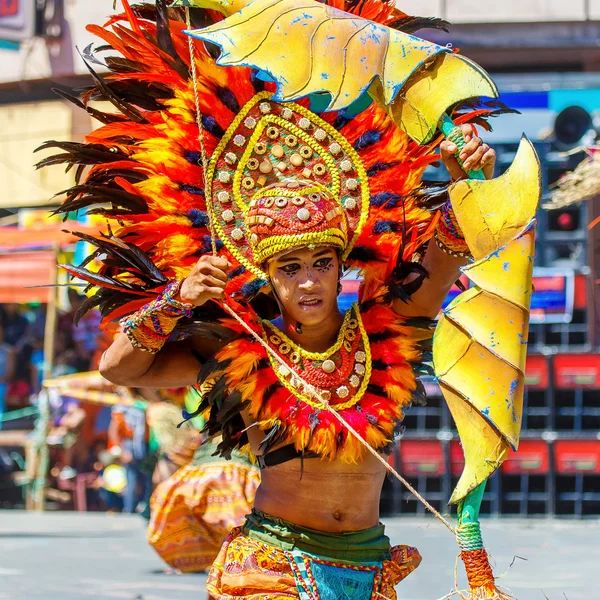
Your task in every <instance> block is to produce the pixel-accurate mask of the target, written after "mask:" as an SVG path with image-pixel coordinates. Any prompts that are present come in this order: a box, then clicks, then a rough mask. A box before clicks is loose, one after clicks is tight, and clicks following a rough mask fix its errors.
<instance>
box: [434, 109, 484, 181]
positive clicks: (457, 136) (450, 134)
mask: <svg viewBox="0 0 600 600" xmlns="http://www.w3.org/2000/svg"><path fill="white" fill-rule="evenodd" d="M440 131H441V132H442V133H443V134H444V137H445V138H446V139H447V140H448V141H450V142H452V143H453V144H456V147H457V148H458V150H457V151H456V159H457V160H458V164H459V165H460V166H461V167H462V164H463V161H462V160H460V158H458V155H459V154H460V153H461V151H462V149H463V148H464V147H465V138H464V137H463V134H462V129H461V128H460V126H459V125H455V124H454V121H453V120H452V119H451V118H450V117H449V116H448V115H444V116H443V117H442V119H441V121H440ZM468 175H469V179H480V180H484V179H485V175H484V174H483V171H482V170H478V171H469V172H468Z"/></svg>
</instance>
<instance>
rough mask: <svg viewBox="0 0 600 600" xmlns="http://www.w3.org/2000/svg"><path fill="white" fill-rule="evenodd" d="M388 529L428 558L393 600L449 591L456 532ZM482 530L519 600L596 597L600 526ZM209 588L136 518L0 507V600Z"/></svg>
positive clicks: (490, 524)
mask: <svg viewBox="0 0 600 600" xmlns="http://www.w3.org/2000/svg"><path fill="white" fill-rule="evenodd" d="M385 522H386V525H387V526H388V535H389V536H390V538H391V539H392V542H393V543H402V544H409V545H414V546H417V547H418V548H419V551H420V552H421V554H422V555H423V557H424V558H423V563H422V564H421V566H420V567H419V569H417V571H415V572H414V573H413V574H412V575H410V577H408V578H407V579H406V580H405V581H404V582H402V583H401V584H400V586H398V590H397V591H398V598H399V600H438V599H440V598H442V597H444V596H446V595H447V594H448V593H449V592H451V590H452V588H453V581H454V564H455V560H456V555H457V549H456V545H455V542H454V540H453V537H452V534H451V533H450V532H449V531H448V530H446V529H445V528H444V526H443V525H440V524H438V523H437V522H435V521H434V519H433V518H427V519H416V518H396V519H386V520H385ZM483 533H484V539H485V541H486V544H487V546H488V548H489V550H490V552H491V553H492V554H493V558H494V561H495V565H496V567H495V572H496V574H497V575H498V574H502V573H505V572H506V575H505V576H504V577H503V578H502V579H501V584H502V585H503V586H505V587H506V588H508V590H510V592H511V593H512V594H513V595H514V596H515V597H516V598H518V599H519V600H598V599H599V598H600V593H599V592H598V584H597V578H598V577H599V570H600V567H599V565H600V562H599V559H600V520H588V521H567V520H549V519H536V520H534V519H532V520H516V519H502V520H485V521H484V522H483ZM511 564H512V567H510V565H511ZM509 567H510V568H509ZM459 571H460V569H459ZM205 581H206V576H205V575H204V574H197V575H196V574H193V575H173V574H167V573H165V569H164V564H163V563H162V562H161V560H160V559H159V558H158V557H157V556H156V555H155V554H154V552H153V550H152V549H151V548H150V547H149V546H148V545H147V543H146V541H145V523H144V521H143V520H142V519H141V518H140V517H137V516H130V515H104V514H101V513H71V512H55V513H25V512H21V511H13V510H0V600H25V599H27V600H111V599H124V600H205V598H206V591H205V587H204V584H205ZM458 584H459V587H464V580H463V579H462V578H461V577H460V576H459V582H458ZM455 598H456V599H457V600H460V598H459V596H455Z"/></svg>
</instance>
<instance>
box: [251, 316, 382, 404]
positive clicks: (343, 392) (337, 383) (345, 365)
mask: <svg viewBox="0 0 600 600" xmlns="http://www.w3.org/2000/svg"><path fill="white" fill-rule="evenodd" d="M262 327H263V338H264V340H265V341H266V342H267V344H268V345H269V347H270V348H271V349H272V350H273V351H274V352H275V353H276V354H277V355H278V356H279V357H280V358H281V359H282V360H283V362H284V364H279V363H278V362H277V361H276V360H275V359H274V358H273V356H271V355H270V354H269V360H270V361H271V366H272V367H273V370H274V371H275V373H276V375H277V378H278V379H279V381H280V383H281V384H282V385H283V386H284V387H286V388H287V389H288V390H289V391H290V392H292V393H293V394H294V396H296V397H297V398H298V399H300V400H301V401H302V402H305V403H306V404H308V405H310V406H312V407H314V408H322V405H321V404H320V402H319V401H318V400H316V399H315V398H313V397H312V396H310V395H309V394H307V393H306V390H305V389H304V386H303V385H302V384H301V383H300V382H299V381H298V378H297V377H296V376H295V375H298V376H299V377H301V378H302V379H303V380H304V381H306V383H308V384H310V385H312V386H313V387H314V388H316V389H317V390H318V391H319V393H320V394H321V397H322V398H323V399H324V400H327V401H328V402H329V403H330V404H331V405H332V406H334V407H335V408H336V409H338V410H343V409H346V408H350V407H351V406H354V405H355V404H356V403H357V402H358V401H359V400H360V399H361V398H362V397H363V395H364V393H365V391H366V389H367V386H368V385H369V380H370V377H371V349H370V346H369V340H368V337H367V334H366V331H365V328H364V326H363V322H362V318H361V316H360V311H359V310H358V306H357V305H356V304H353V305H352V306H351V307H350V308H349V309H348V310H347V311H346V314H345V316H344V321H343V323H342V326H341V328H340V331H339V333H338V336H337V340H336V342H335V344H333V346H331V348H329V349H327V350H325V352H308V351H307V350H304V349H303V348H301V347H300V346H298V345H297V344H296V343H294V342H293V341H292V340H291V339H290V338H289V337H287V336H286V335H285V334H284V333H283V332H282V331H281V330H279V329H277V328H276V327H275V325H273V324H272V323H271V322H269V321H264V320H263V321H262Z"/></svg>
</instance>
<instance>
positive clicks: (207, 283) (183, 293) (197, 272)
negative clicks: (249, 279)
mask: <svg viewBox="0 0 600 600" xmlns="http://www.w3.org/2000/svg"><path fill="white" fill-rule="evenodd" d="M229 267H231V264H230V263H229V261H228V260H227V259H226V258H223V257H218V256H211V255H205V256H203V257H202V258H201V259H200V260H199V261H198V262H197V263H196V264H195V266H194V268H193V269H192V272H191V273H190V274H189V275H188V276H187V277H186V278H185V279H184V280H183V283H182V284H181V288H180V290H179V298H178V299H179V300H181V302H185V303H187V304H192V305H194V306H202V305H203V304H204V303H205V302H208V301H209V300H212V299H216V300H221V299H222V298H223V296H224V294H225V285H226V283H227V269H228V268H229Z"/></svg>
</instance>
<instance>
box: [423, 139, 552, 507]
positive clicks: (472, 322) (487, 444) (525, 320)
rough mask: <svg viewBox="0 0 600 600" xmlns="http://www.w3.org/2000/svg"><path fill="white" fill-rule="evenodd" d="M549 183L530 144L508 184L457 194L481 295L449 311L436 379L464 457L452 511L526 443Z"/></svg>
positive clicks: (438, 343)
mask: <svg viewBox="0 0 600 600" xmlns="http://www.w3.org/2000/svg"><path fill="white" fill-rule="evenodd" d="M540 181H541V171H540V165H539V161H538V158H537V155H536V153H535V150H534V149H533V146H532V145H531V143H529V142H528V141H527V140H525V139H523V140H522V141H521V144H520V146H519V151H518V152H517V156H516V158H515V161H514V163H513V165H512V166H511V167H510V169H509V170H508V171H507V172H506V173H505V174H504V175H503V176H501V177H499V178H497V179H493V180H490V181H474V180H467V181H461V182H459V183H457V184H455V185H453V186H452V188H451V189H450V199H451V201H452V206H453V208H454V211H455V214H456V217H457V219H458V222H459V224H460V227H461V229H462V231H463V234H464V236H465V239H466V240H467V243H468V244H469V248H470V249H471V251H472V253H473V257H474V259H475V262H474V263H472V264H470V265H468V266H466V267H465V268H463V273H464V274H465V275H466V276H467V277H468V278H469V279H470V280H471V281H472V282H473V284H474V287H472V288H471V289H469V290H467V291H466V292H464V293H463V294H461V295H460V296H458V298H456V299H455V300H454V302H453V303H452V304H450V306H448V308H447V309H446V310H445V311H444V314H443V316H442V318H441V319H440V322H439V323H438V326H437V328H436V331H435V336H434V341H433V357H434V364H435V371H436V375H437V377H438V381H439V384H440V387H441V388H442V391H443V393H444V396H445V398H446V401H447V402H448V406H449V408H450V411H451V412H452V415H453V417H454V420H455V422H456V426H457V428H458V432H459V435H460V438H461V441H462V446H463V451H464V454H465V469H464V471H463V474H462V476H461V478H460V480H459V482H458V485H457V486H456V489H455V490H454V493H453V495H452V498H451V500H450V501H451V502H458V501H459V500H461V499H463V498H465V496H466V495H467V494H468V493H469V492H470V491H471V490H474V489H475V488H476V487H478V486H479V484H481V483H482V482H483V481H485V480H486V479H487V478H488V477H489V476H490V475H491V474H492V473H493V472H494V471H495V470H496V469H497V468H498V467H499V466H500V465H501V464H502V462H503V461H504V459H505V458H506V457H507V456H508V452H509V449H510V448H512V449H514V450H516V449H517V446H518V443H519V433H520V430H521V417H522V408H523V381H524V368H525V355H526V350H527V334H528V328H529V306H530V300H531V290H532V287H531V277H532V271H533V251H534V241H535V220H534V216H535V212H536V210H537V208H538V205H539V201H540V194H541V192H540V190H541V186H540Z"/></svg>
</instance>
